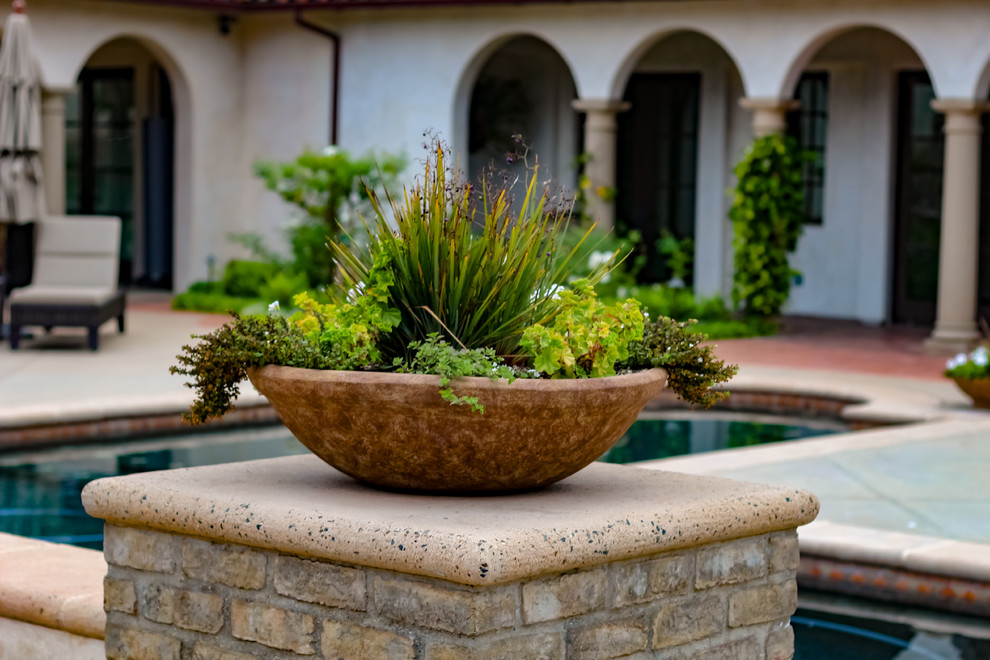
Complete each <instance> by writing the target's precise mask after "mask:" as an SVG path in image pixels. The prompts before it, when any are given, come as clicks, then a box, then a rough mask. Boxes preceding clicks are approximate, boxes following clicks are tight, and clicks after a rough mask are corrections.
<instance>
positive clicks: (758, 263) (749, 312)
mask: <svg viewBox="0 0 990 660" xmlns="http://www.w3.org/2000/svg"><path fill="white" fill-rule="evenodd" d="M806 159H807V157H806V155H805V154H804V153H803V152H802V151H801V150H800V149H799V147H798V144H797V142H796V141H795V140H794V139H793V138H789V137H784V136H782V135H768V136H765V137H761V138H758V139H757V140H756V141H755V142H754V143H753V145H752V146H751V147H750V148H749V149H748V150H747V151H746V154H745V156H744V157H743V159H742V161H740V162H739V164H738V165H737V166H736V170H735V174H736V178H737V183H736V189H735V201H734V202H733V204H732V208H731V209H730V210H729V219H730V220H732V225H733V229H734V231H735V238H734V241H733V243H734V247H735V274H734V276H733V279H734V286H733V289H732V300H733V301H734V302H735V304H736V307H737V308H739V307H740V306H741V307H742V310H743V312H744V313H745V314H746V316H748V317H774V316H777V315H779V314H780V310H781V308H782V307H783V306H784V303H786V302H787V298H788V296H789V295H790V291H791V278H792V277H793V276H795V275H797V274H798V273H797V271H795V270H794V269H792V268H791V266H790V263H789V262H788V257H787V255H788V254H789V253H791V252H793V251H794V249H795V248H796V247H797V242H798V238H800V237H801V232H802V229H803V228H804V217H805V214H804V188H803V182H802V178H801V172H802V167H801V165H802V163H803V162H804V161H805V160H806Z"/></svg>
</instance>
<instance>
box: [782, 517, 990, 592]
mask: <svg viewBox="0 0 990 660" xmlns="http://www.w3.org/2000/svg"><path fill="white" fill-rule="evenodd" d="M800 544H801V553H802V554H807V555H814V556H818V557H829V558H831V559H838V560H841V561H848V562H856V563H863V564H873V565H880V566H890V567H893V568H900V569H905V570H910V571H917V572H919V573H929V574H933V575H942V576H946V577H952V578H961V579H967V580H976V581H978V582H990V545H984V544H982V543H968V542H964V541H954V540H951V539H943V538H936V537H931V536H920V535H916V534H903V533H899V532H886V531H881V530H877V529H868V528H865V527H854V526H851V525H839V524H836V523H831V522H828V521H826V520H818V521H816V522H814V523H813V524H811V525H808V526H807V527H805V528H804V529H802V530H801V533H800Z"/></svg>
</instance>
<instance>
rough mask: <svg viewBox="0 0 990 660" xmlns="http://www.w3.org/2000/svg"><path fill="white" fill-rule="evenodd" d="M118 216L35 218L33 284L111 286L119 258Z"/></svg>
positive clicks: (113, 285) (113, 286) (114, 280)
mask: <svg viewBox="0 0 990 660" xmlns="http://www.w3.org/2000/svg"><path fill="white" fill-rule="evenodd" d="M120 229H121V224H120V219H119V218H108V217H101V216H56V217H49V218H45V219H44V220H41V221H39V222H38V243H37V256H36V258H35V262H34V280H33V281H34V284H38V285H42V286H44V287H53V288H61V287H72V286H82V287H87V288H102V289H112V288H115V287H116V285H117V274H118V270H119V260H120Z"/></svg>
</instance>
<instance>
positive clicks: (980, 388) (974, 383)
mask: <svg viewBox="0 0 990 660" xmlns="http://www.w3.org/2000/svg"><path fill="white" fill-rule="evenodd" d="M952 380H954V381H956V385H958V386H959V389H961V390H962V391H963V392H965V393H966V394H968V395H969V398H971V399H972V400H973V406H974V407H976V408H990V378H953V379H952Z"/></svg>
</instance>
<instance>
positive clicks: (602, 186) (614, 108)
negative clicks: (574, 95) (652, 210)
mask: <svg viewBox="0 0 990 660" xmlns="http://www.w3.org/2000/svg"><path fill="white" fill-rule="evenodd" d="M571 106H572V107H573V108H574V109H575V110H577V111H578V112H583V113H584V114H585V115H586V118H585V122H584V151H585V153H587V154H588V162H587V163H586V164H585V167H584V174H585V176H587V177H588V180H589V181H590V183H591V186H590V189H589V190H588V191H587V204H588V207H587V212H588V214H589V215H590V216H591V217H592V218H594V219H595V220H597V221H598V226H599V227H600V228H602V229H612V228H613V227H614V226H615V128H616V122H615V116H616V115H617V114H618V113H620V112H625V111H626V110H628V109H629V104H628V103H626V102H624V101H617V100H613V99H576V100H574V101H572V102H571Z"/></svg>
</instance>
